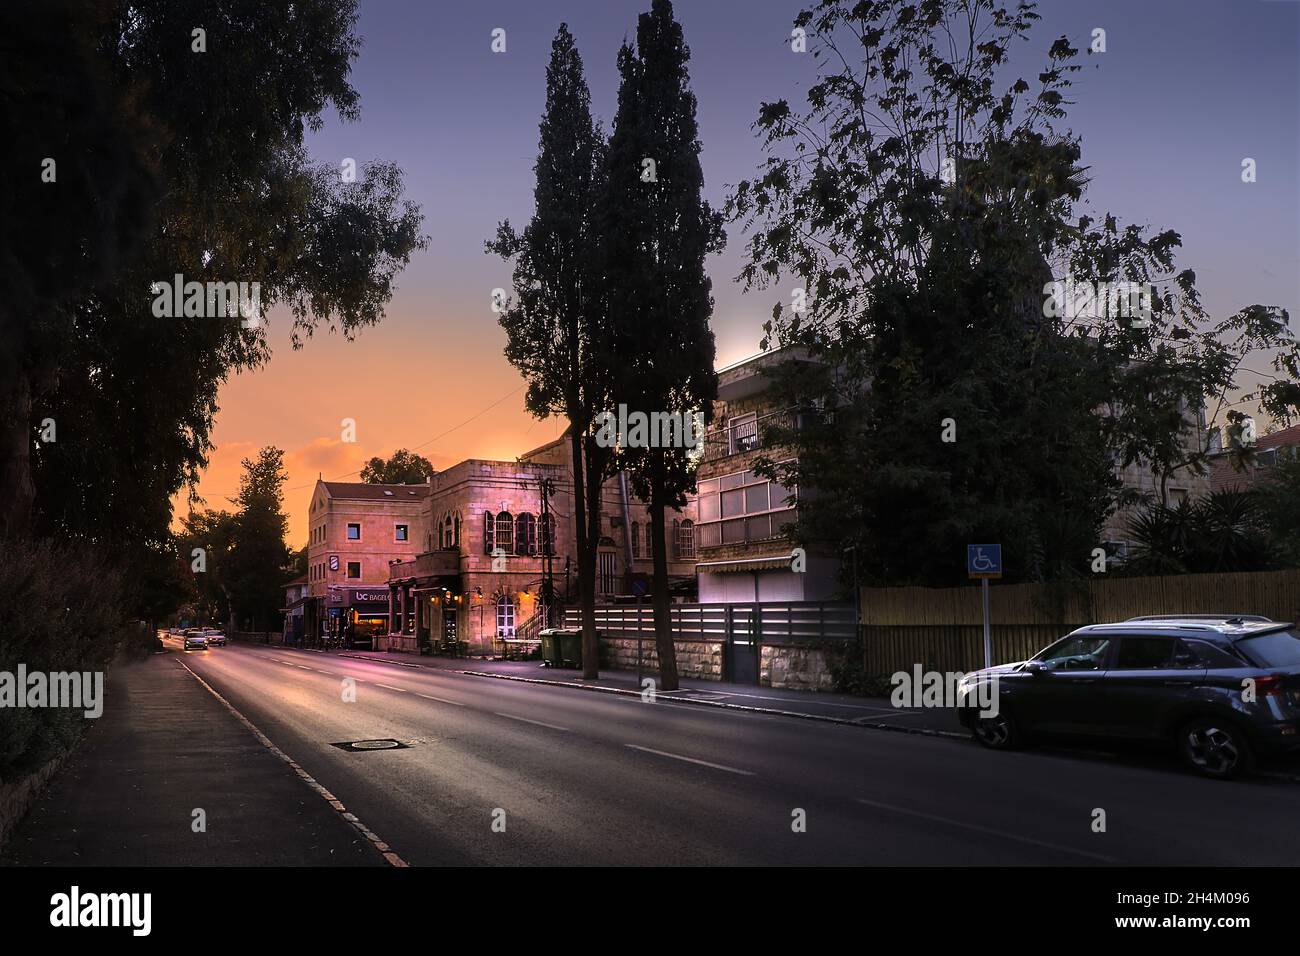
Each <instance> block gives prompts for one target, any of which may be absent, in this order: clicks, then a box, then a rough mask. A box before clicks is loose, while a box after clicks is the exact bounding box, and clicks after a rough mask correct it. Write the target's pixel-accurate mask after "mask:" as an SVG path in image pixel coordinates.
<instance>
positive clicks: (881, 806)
mask: <svg viewBox="0 0 1300 956" xmlns="http://www.w3.org/2000/svg"><path fill="white" fill-rule="evenodd" d="M857 802H858V803H860V804H862V805H863V806H867V807H875V808H876V809H877V810H888V811H889V812H891V813H901V814H903V815H905V816H909V817H917V818H918V819H921V820H929V821H931V822H933V823H943V824H947V825H948V826H950V827H960V828H962V829H963V830H973V831H975V832H976V833H986V834H988V835H989V836H995V837H999V838H1000V839H1003V840H1014V841H1015V842H1017V843H1025V844H1028V845H1030V846H1037V847H1042V848H1044V849H1047V850H1055V851H1056V852H1058V853H1071V854H1073V855H1075V856H1082V857H1086V858H1087V859H1090V860H1098V861H1100V862H1102V863H1118V862H1119V860H1117V859H1115V858H1114V857H1113V856H1103V855H1102V854H1100V853H1089V852H1088V851H1087V850H1076V849H1075V848H1074V847H1072V846H1062V845H1061V844H1059V843H1048V842H1047V841H1046V840H1035V839H1033V838H1032V837H1026V836H1021V835H1020V834H1018V833H1009V832H1007V831H1006V830H997V829H994V828H993V827H986V826H981V825H980V824H978V823H967V822H965V821H964V820H954V819H952V818H951V817H941V816H938V815H937V814H934V813H922V812H921V811H920V810H909V809H907V808H905V807H895V806H892V805H890V804H888V803H876V802H875V801H874V800H864V799H863V798H862V797H858V798H857Z"/></svg>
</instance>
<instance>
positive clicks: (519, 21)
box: [200, 0, 1300, 506]
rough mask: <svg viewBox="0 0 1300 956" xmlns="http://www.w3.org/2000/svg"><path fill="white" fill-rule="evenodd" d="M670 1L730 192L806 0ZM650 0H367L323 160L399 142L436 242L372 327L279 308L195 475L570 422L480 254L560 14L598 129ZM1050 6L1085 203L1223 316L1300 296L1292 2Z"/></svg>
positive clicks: (455, 454) (720, 326)
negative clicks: (1171, 252)
mask: <svg viewBox="0 0 1300 956" xmlns="http://www.w3.org/2000/svg"><path fill="white" fill-rule="evenodd" d="M675 7H676V12H677V16H678V18H679V20H680V21H681V22H682V24H683V26H684V29H685V32H686V38H687V42H688V43H689V44H690V47H691V50H692V61H691V67H690V69H691V76H692V83H693V87H694V89H695V92H696V96H697V98H698V101H699V125H700V138H701V140H702V142H703V147H704V151H703V157H702V161H703V166H704V174H705V183H706V192H707V196H708V198H709V199H710V201H712V202H714V203H715V204H717V205H721V203H722V201H723V198H724V197H725V195H726V192H727V188H728V186H730V185H733V184H735V183H736V182H738V181H739V180H741V179H743V178H746V177H748V176H750V175H752V174H753V173H754V171H755V169H756V168H757V166H758V164H759V163H760V162H761V160H762V153H761V151H760V149H759V145H758V142H757V140H755V138H754V136H753V134H752V132H751V130H750V125H751V124H752V122H753V120H754V117H755V115H756V113H757V108H758V105H759V103H760V101H762V100H773V99H779V98H782V97H785V98H787V99H789V100H790V101H791V102H792V104H794V103H798V102H802V99H803V92H804V91H805V90H806V88H807V86H808V83H809V81H810V78H811V76H812V70H813V68H814V61H813V59H812V57H811V56H809V55H798V54H794V53H792V52H791V51H790V48H789V42H788V37H789V31H790V26H791V20H792V19H793V17H794V15H795V13H796V12H797V11H798V9H799V4H798V2H797V0H678V2H677V3H676V4H675ZM648 8H649V0H478V2H475V3H471V4H466V3H458V2H451V0H362V3H361V19H360V24H359V30H360V33H361V34H362V36H363V37H364V45H363V47H362V50H361V55H360V57H359V58H358V60H357V61H356V64H355V67H354V73H353V82H354V84H355V86H356V87H357V89H358V90H359V92H360V94H361V113H362V115H361V120H360V121H359V122H357V123H341V122H339V121H338V120H337V118H336V117H333V116H330V117H328V118H327V124H326V127H325V129H324V130H322V131H321V132H320V133H319V134H316V135H314V136H313V137H312V138H311V142H310V147H311V149H312V152H313V154H314V155H315V156H316V157H317V158H318V159H320V160H322V161H329V162H332V163H334V164H337V163H339V162H340V161H341V160H342V159H343V158H344V157H353V158H355V159H357V160H358V161H364V160H367V159H372V158H382V159H386V160H392V161H395V162H397V163H398V164H399V165H400V166H401V167H402V168H403V169H404V170H405V172H406V182H407V190H408V194H409V195H410V197H411V198H413V199H415V200H416V201H418V202H420V203H421V204H422V205H423V207H424V211H425V214H426V217H427V218H426V224H425V231H426V232H427V233H428V234H429V235H430V236H431V243H430V246H429V248H428V249H427V250H426V251H425V252H423V253H421V254H420V255H419V256H417V257H416V258H415V259H414V260H413V262H412V263H411V265H410V267H409V268H407V270H406V271H405V272H404V273H403V274H402V275H401V276H400V277H399V280H398V283H399V290H398V292H397V294H396V296H395V297H394V300H393V302H392V304H391V306H390V308H389V310H388V316H387V318H386V319H385V321H384V323H383V325H382V326H380V327H378V328H376V329H371V330H367V331H366V332H364V333H363V334H362V335H361V337H360V338H359V340H358V341H357V342H355V343H351V344H345V343H343V342H341V341H339V340H338V339H337V338H335V339H330V338H329V337H321V338H318V339H317V340H315V341H313V342H311V343H309V345H308V346H307V348H306V349H305V350H304V351H302V352H299V353H292V352H291V351H290V350H289V348H288V345H287V335H286V333H287V325H288V323H287V322H284V321H279V322H277V321H275V317H274V316H272V323H271V338H272V345H273V348H274V349H275V357H274V358H273V359H272V361H271V364H270V366H269V367H268V368H267V369H265V370H262V371H260V372H258V373H255V374H253V375H246V376H241V377H239V378H237V379H235V380H233V381H231V382H230V383H229V384H228V385H227V386H226V387H225V388H224V389H223V390H222V395H221V404H222V410H221V413H220V414H219V415H218V425H217V430H216V432H215V434H214V438H215V439H216V441H217V444H218V445H219V446H220V447H219V448H218V451H217V453H216V454H214V456H213V462H212V468H210V469H209V474H208V475H205V479H204V482H203V483H202V485H201V489H200V490H201V491H202V492H203V493H204V494H209V493H211V494H212V495H213V496H214V497H215V496H219V495H220V494H222V493H224V492H226V491H228V490H232V489H233V487H234V485H235V480H236V475H237V473H238V469H237V465H238V458H239V457H240V456H242V455H245V454H249V453H250V452H251V451H252V450H254V449H255V448H256V447H257V446H260V445H262V444H267V443H275V444H277V445H279V446H280V447H282V448H285V449H286V450H287V451H288V453H289V463H290V470H291V479H292V480H291V482H290V484H291V485H293V486H295V488H300V487H301V486H302V485H304V484H305V483H307V482H308V480H309V479H314V478H315V477H316V475H317V473H323V474H324V475H325V477H327V478H329V477H341V476H342V475H344V474H346V473H347V472H349V471H353V470H356V469H357V468H359V461H361V460H364V456H368V455H371V454H387V453H388V452H389V451H391V450H392V448H394V447H397V446H399V445H406V446H408V447H418V448H419V449H420V450H421V451H422V452H423V453H424V454H426V455H428V456H429V457H430V458H431V459H432V460H433V461H434V464H435V466H437V467H440V468H441V467H445V466H447V465H449V464H451V463H454V462H455V461H458V460H460V459H462V458H465V457H505V458H513V457H514V456H515V455H517V454H519V453H521V452H522V451H525V450H526V449H527V448H530V447H532V446H534V445H537V444H540V443H542V442H544V441H546V440H549V439H550V438H552V437H554V436H555V435H556V434H558V426H557V425H556V424H555V423H553V422H546V423H535V422H533V421H532V420H531V419H530V418H528V416H527V415H526V413H525V412H524V410H523V406H522V394H521V392H519V391H516V392H514V393H512V390H513V389H519V387H520V384H521V383H520V379H519V377H518V374H517V373H516V372H515V371H514V370H513V369H512V368H511V367H510V366H509V364H508V363H507V362H506V360H505V358H504V356H503V355H502V347H503V344H504V340H505V339H504V334H503V333H502V331H501V330H500V328H499V327H498V326H497V324H496V316H495V315H493V314H492V313H491V311H490V310H489V308H488V304H489V297H490V292H491V289H492V288H494V287H496V286H503V287H508V286H509V268H508V266H507V265H506V264H504V263H502V262H500V261H499V260H497V259H495V258H493V257H490V256H487V255H485V254H484V252H483V240H484V239H485V238H487V237H489V236H490V235H492V234H493V232H494V230H495V227H496V223H497V222H498V220H500V219H503V218H509V219H510V220H512V221H513V222H514V223H515V224H516V225H522V224H524V223H525V222H526V221H527V220H528V218H529V216H530V214H531V211H532V190H533V180H532V164H533V161H534V159H535V157H536V153H537V124H538V120H539V118H540V115H541V111H542V107H543V103H544V94H545V67H546V63H547V59H548V57H549V53H550V44H551V39H552V37H553V36H554V33H555V30H556V28H557V26H558V25H559V23H560V22H561V21H564V22H567V23H568V24H569V27H570V29H571V31H572V32H573V34H574V35H575V37H576V39H577V42H578V45H579V49H580V50H581V52H582V55H583V59H584V61H585V64H586V71H587V79H588V83H589V84H590V86H591V89H592V98H593V108H594V110H595V111H596V113H597V115H598V116H599V117H600V118H601V119H602V120H603V121H604V123H605V125H606V128H608V125H609V122H610V119H611V117H612V114H613V111H614V105H615V97H616V93H617V74H616V71H615V55H616V53H617V50H618V47H619V44H620V43H621V42H622V41H623V39H624V38H625V37H629V36H632V35H634V33H635V28H636V17H637V14H638V13H640V12H642V11H644V10H647V9H648ZM1039 9H1040V12H1041V13H1042V14H1043V21H1042V22H1041V23H1040V24H1039V27H1038V30H1037V31H1036V33H1035V35H1034V38H1033V40H1032V42H1031V43H1030V44H1027V45H1025V47H1024V48H1022V50H1021V51H1020V56H1022V57H1023V59H1021V60H1019V61H1016V62H1018V63H1023V64H1024V69H1025V70H1026V71H1027V72H1028V73H1029V75H1030V76H1032V75H1033V74H1034V73H1036V72H1037V69H1038V67H1039V66H1040V65H1041V63H1042V62H1043V54H1044V52H1045V51H1046V50H1047V48H1048V47H1049V46H1050V45H1051V43H1052V41H1053V40H1054V39H1055V38H1056V37H1057V36H1059V35H1061V34H1066V35H1068V36H1069V37H1070V38H1071V40H1072V41H1073V42H1074V43H1075V45H1076V46H1078V47H1080V48H1081V49H1084V48H1086V46H1087V41H1088V38H1089V36H1090V34H1091V31H1092V29H1093V28H1094V27H1103V28H1105V29H1106V31H1107V46H1108V51H1107V52H1106V53H1105V54H1104V55H1100V56H1092V57H1085V58H1083V62H1084V66H1085V69H1084V70H1083V71H1082V72H1081V73H1079V74H1076V86H1075V88H1074V93H1075V99H1076V100H1077V101H1078V102H1077V105H1075V106H1074V107H1073V108H1072V109H1071V114H1070V115H1071V120H1070V125H1071V127H1072V128H1073V129H1074V130H1075V131H1076V132H1077V133H1079V134H1081V135H1082V137H1083V148H1084V153H1083V156H1084V161H1085V162H1086V163H1087V164H1089V165H1090V166H1091V167H1092V176H1093V186H1092V188H1091V190H1090V192H1089V200H1090V203H1091V205H1092V208H1093V210H1094V211H1102V210H1110V211H1113V212H1115V213H1116V214H1117V215H1118V216H1119V217H1120V218H1121V220H1122V221H1125V222H1133V221H1136V222H1140V223H1149V224H1151V225H1152V226H1155V227H1158V228H1173V229H1176V230H1178V231H1179V232H1181V233H1182V235H1183V238H1184V243H1185V246H1184V250H1183V254H1182V256H1181V257H1180V265H1181V266H1184V267H1191V268H1194V269H1195V270H1196V271H1197V274H1198V277H1199V280H1200V283H1199V284H1200V287H1201V291H1202V295H1203V297H1204V301H1205V304H1206V306H1207V307H1208V308H1209V310H1210V311H1211V314H1212V315H1215V316H1219V317H1221V316H1223V315H1226V314H1227V313H1229V312H1231V311H1235V310H1236V309H1237V308H1239V307H1241V306H1243V305H1246V304H1249V303H1252V302H1263V303H1266V304H1276V305H1282V306H1284V307H1286V308H1288V309H1290V310H1291V311H1292V313H1293V315H1295V314H1297V308H1298V307H1300V282H1298V280H1297V275H1298V274H1300V269H1298V268H1297V265H1298V263H1297V258H1298V250H1300V200H1298V199H1297V193H1298V185H1297V183H1298V178H1300V174H1298V170H1300V156H1298V155H1297V153H1298V148H1297V147H1298V144H1300V132H1298V131H1300V109H1298V107H1297V100H1298V98H1300V66H1298V64H1300V53H1298V51H1300V0H1044V2H1042V3H1041V4H1040V7H1039ZM496 27H502V28H504V29H505V30H506V31H507V52H506V53H504V54H494V53H492V52H491V50H490V48H489V45H490V33H491V31H492V30H493V29H494V28H496ZM1248 156H1249V157H1253V158H1254V159H1255V160H1256V161H1257V163H1258V182H1256V183H1254V184H1250V185H1246V184H1243V183H1242V182H1241V180H1240V169H1241V161H1242V159H1243V158H1244V157H1248ZM729 233H730V243H729V246H728V249H727V251H726V252H725V253H724V254H722V255H721V256H718V257H716V258H714V259H713V260H711V262H710V273H711V275H712V277H713V285H714V297H715V300H716V310H715V315H714V323H713V324H714V332H715V335H716V337H717V343H718V360H719V363H720V364H726V363H729V362H733V361H736V360H737V359H740V358H743V357H745V356H747V355H750V354H752V353H754V352H755V351H757V348H758V341H759V337H760V334H761V333H760V326H761V323H762V322H763V320H764V318H766V317H767V315H768V314H769V313H770V310H771V306H772V303H773V302H774V301H775V298H776V296H778V295H780V294H781V293H780V292H778V291H768V292H758V293H751V294H748V295H744V294H742V293H741V291H740V288H739V286H737V285H736V284H735V283H734V281H733V279H734V277H735V276H736V274H737V272H738V271H739V268H740V264H741V256H742V253H743V247H744V237H743V235H741V234H740V233H739V231H738V230H737V229H735V228H732V229H730V230H729ZM1297 321H1300V320H1297ZM498 401H499V404H497V405H495V406H494V407H492V408H491V409H489V408H488V406H489V405H490V404H492V403H494V402H498ZM268 407H275V408H277V409H278V411H277V414H276V415H275V416H273V417H268V416H267V415H266V410H267V408H268ZM480 412H483V415H482V416H481V417H479V418H475V419H474V420H473V421H472V422H469V421H467V420H468V419H470V418H471V416H475V415H476V414H477V413H480ZM343 416H351V417H355V418H356V419H357V421H358V423H359V426H360V440H359V443H358V444H357V445H356V446H350V447H346V448H344V447H341V446H340V445H339V444H338V427H339V426H338V423H339V420H340V418H341V417H343ZM458 426H464V427H458ZM449 430H450V432H449ZM448 432H449V433H448ZM444 433H446V434H444ZM301 494H302V495H305V492H302V493H301ZM290 504H291V506H294V505H295V500H294V499H292V498H291V502H290Z"/></svg>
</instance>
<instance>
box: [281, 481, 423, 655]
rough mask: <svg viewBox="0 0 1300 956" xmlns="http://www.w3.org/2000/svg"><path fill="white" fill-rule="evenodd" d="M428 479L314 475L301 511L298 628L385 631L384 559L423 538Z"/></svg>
mask: <svg viewBox="0 0 1300 956" xmlns="http://www.w3.org/2000/svg"><path fill="white" fill-rule="evenodd" d="M430 490H431V489H430V485H429V484H428V483H425V484H420V485H377V484H367V483H364V482H338V481H317V482H316V486H315V488H314V489H313V490H312V496H311V505H310V509H309V514H308V532H309V538H308V543H307V586H308V598H309V600H308V602H307V604H306V605H305V611H304V634H305V635H306V639H307V640H308V641H309V642H312V643H314V642H315V641H317V640H319V639H320V638H321V637H323V636H326V635H329V636H337V637H351V636H353V635H369V634H380V635H382V634H386V633H387V632H388V629H389V626H390V624H389V619H388V614H389V607H388V577H389V571H388V568H389V564H390V562H392V561H393V560H395V559H398V560H404V559H408V558H413V557H415V555H416V554H418V553H420V551H421V550H423V547H424V542H426V540H427V539H428V531H429V529H428V527H427V521H428V508H427V503H428V500H429V495H430Z"/></svg>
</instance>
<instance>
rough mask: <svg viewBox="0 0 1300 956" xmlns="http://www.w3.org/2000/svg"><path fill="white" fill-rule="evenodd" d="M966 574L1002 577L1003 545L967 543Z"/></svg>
mask: <svg viewBox="0 0 1300 956" xmlns="http://www.w3.org/2000/svg"><path fill="white" fill-rule="evenodd" d="M966 574H967V575H968V576H969V577H972V578H1000V577H1002V545H1000V544H968V545H966Z"/></svg>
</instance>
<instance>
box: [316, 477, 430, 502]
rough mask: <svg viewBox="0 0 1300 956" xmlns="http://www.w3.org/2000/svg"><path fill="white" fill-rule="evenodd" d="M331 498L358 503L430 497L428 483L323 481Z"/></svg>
mask: <svg viewBox="0 0 1300 956" xmlns="http://www.w3.org/2000/svg"><path fill="white" fill-rule="evenodd" d="M321 484H322V485H324V486H325V490H326V491H327V492H329V496H330V497H331V498H352V499H355V500H358V501H414V500H416V499H419V498H427V497H429V492H430V491H431V489H430V487H429V484H428V482H422V483H421V484H418V485H376V484H371V483H370V482H368V481H322V482H321Z"/></svg>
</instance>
